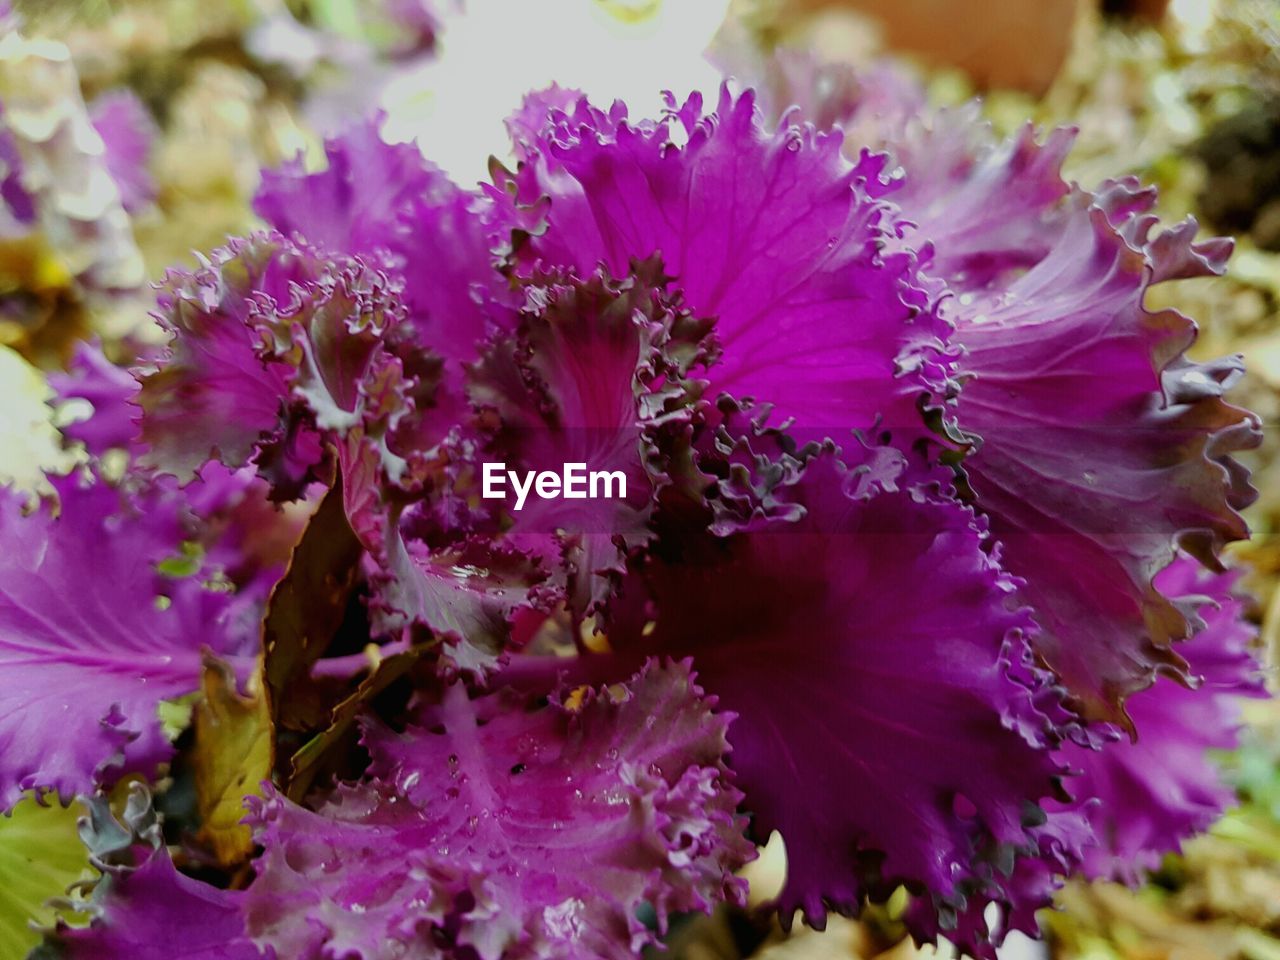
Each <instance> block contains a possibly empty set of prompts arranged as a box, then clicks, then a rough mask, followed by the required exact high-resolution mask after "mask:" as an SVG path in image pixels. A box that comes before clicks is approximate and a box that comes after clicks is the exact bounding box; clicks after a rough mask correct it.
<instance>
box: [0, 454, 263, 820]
mask: <svg viewBox="0 0 1280 960" xmlns="http://www.w3.org/2000/svg"><path fill="white" fill-rule="evenodd" d="M51 481H52V483H53V484H54V486H55V488H56V489H57V492H58V506H57V508H56V514H55V508H54V507H53V505H52V504H48V503H46V504H43V505H41V506H40V507H39V508H38V509H36V510H35V512H33V513H31V514H30V515H29V516H26V515H24V510H23V500H22V498H21V497H20V496H19V495H18V494H16V493H15V492H13V491H12V490H5V491H3V492H2V493H0V531H2V533H0V540H3V542H4V544H5V550H4V551H3V553H2V554H0V669H3V671H4V675H5V677H6V682H5V684H4V688H3V692H2V693H0V718H2V719H0V756H3V758H4V759H3V762H2V763H0V808H3V809H6V810H7V809H8V808H9V807H11V806H12V805H13V804H14V803H15V802H16V801H17V800H18V798H19V796H20V794H21V793H22V791H24V790H30V789H34V788H46V787H47V788H51V789H53V790H56V791H57V792H58V794H59V796H61V797H62V798H63V799H64V800H69V799H70V797H72V796H73V795H75V794H77V793H92V792H93V789H94V787H95V786H96V785H97V784H99V783H103V782H104V781H109V780H111V779H114V778H115V777H117V776H118V775H119V774H121V773H124V772H131V771H139V772H143V773H147V774H149V773H151V772H153V771H154V770H155V767H156V765H157V764H158V763H160V762H162V761H164V760H166V759H167V758H168V757H169V755H170V754H171V752H172V748H171V746H170V744H169V742H168V741H167V740H166V739H165V737H164V735H163V733H162V732H161V729H160V722H159V719H158V717H157V713H156V711H157V707H158V705H159V703H160V701H161V700H164V699H167V698H170V697H176V696H179V695H182V694H185V693H189V692H190V691H192V690H194V689H195V688H196V686H197V685H198V681H199V676H200V663H201V650H202V649H203V648H208V649H210V650H212V651H214V652H215V653H229V654H235V653H240V652H241V651H240V650H239V649H236V646H237V645H238V643H239V642H240V641H241V640H242V638H241V637H238V636H237V635H236V633H235V631H228V630H227V629H226V626H227V625H226V623H225V622H224V616H225V615H226V614H227V611H228V609H229V607H230V597H229V596H228V595H226V594H218V593H212V592H210V591H208V590H205V589H203V588H201V587H200V585H199V584H198V583H196V582H194V581H191V582H182V581H170V582H165V581H163V580H162V579H161V577H160V575H159V574H158V572H157V569H156V566H157V564H159V563H160V562H162V561H164V560H166V559H169V558H171V557H173V556H175V555H177V554H178V552H179V548H180V545H181V542H182V539H183V536H184V523H185V520H184V506H183V502H182V500H181V498H178V497H176V496H173V495H172V494H171V493H169V492H166V491H165V490H164V489H163V488H156V489H154V490H150V491H146V492H144V493H142V494H139V495H137V496H125V495H122V494H121V493H120V492H119V491H117V490H116V489H114V488H112V487H110V486H108V485H106V484H105V483H102V482H99V483H95V484H93V485H90V486H85V485H83V484H82V483H81V482H80V481H79V480H78V479H77V478H76V477H74V476H73V477H65V478H51ZM162 595H163V596H167V597H168V600H169V602H168V603H167V605H165V604H163V603H161V601H160V600H159V598H160V597H161V596H162Z"/></svg>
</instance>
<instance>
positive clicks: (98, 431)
mask: <svg viewBox="0 0 1280 960" xmlns="http://www.w3.org/2000/svg"><path fill="white" fill-rule="evenodd" d="M69 367H70V369H69V370H68V371H67V372H66V373H54V374H50V375H49V386H50V387H52V388H53V390H54V392H55V393H56V394H57V397H58V399H59V400H60V401H63V402H65V401H68V400H84V401H86V402H87V403H88V404H89V405H90V407H92V411H91V414H90V416H88V417H86V418H83V419H80V420H76V421H74V422H72V423H69V424H67V425H66V426H64V427H62V433H63V436H65V437H66V438H67V439H69V440H76V441H79V442H80V443H83V444H84V447H85V450H86V451H87V452H88V453H89V455H90V456H94V457H101V456H102V455H103V454H105V453H106V452H107V451H108V450H130V449H132V448H133V447H134V445H135V442H136V440H137V438H138V424H137V416H138V408H137V407H136V406H134V404H133V399H134V397H135V396H137V393H138V381H137V380H135V379H134V378H133V377H132V376H130V374H129V371H127V370H125V369H123V368H121V367H117V366H116V365H115V364H113V363H112V362H111V361H110V360H108V359H107V358H106V356H105V355H104V354H103V352H102V346H101V344H100V343H98V342H88V341H84V340H81V341H78V342H77V343H76V345H75V348H74V350H73V352H72V355H71V362H70V364H69Z"/></svg>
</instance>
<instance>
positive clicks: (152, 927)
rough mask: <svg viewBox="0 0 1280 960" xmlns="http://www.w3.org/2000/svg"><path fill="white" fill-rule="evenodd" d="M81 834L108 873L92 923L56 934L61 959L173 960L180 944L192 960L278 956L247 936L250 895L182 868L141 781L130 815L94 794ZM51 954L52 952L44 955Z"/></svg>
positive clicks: (92, 906)
mask: <svg viewBox="0 0 1280 960" xmlns="http://www.w3.org/2000/svg"><path fill="white" fill-rule="evenodd" d="M85 802H86V804H87V805H88V807H89V816H87V817H84V818H82V819H81V821H80V834H81V837H83V838H84V840H85V842H86V844H87V845H88V846H89V849H90V859H91V861H92V863H93V864H94V866H95V867H96V868H97V869H98V870H99V871H100V873H101V877H100V879H99V880H98V881H97V885H96V886H95V888H94V892H93V897H92V899H91V900H90V901H89V903H88V905H87V907H86V908H84V909H85V910H86V912H88V913H89V914H90V916H91V917H92V921H91V923H90V924H89V926H87V927H82V928H78V929H72V928H68V927H65V926H62V927H60V928H59V930H58V931H57V933H56V934H55V935H54V936H53V937H52V938H51V939H52V943H51V946H52V948H53V955H54V956H56V957H59V958H61V960H168V958H170V957H172V956H173V955H174V950H175V946H176V945H179V944H180V945H181V946H180V949H181V951H182V956H183V957H186V958H191V960H270V958H271V957H273V956H274V954H272V953H271V952H269V951H267V952H264V951H262V950H260V949H259V948H258V947H256V946H254V945H253V943H252V942H250V941H249V940H248V938H247V937H246V936H245V923H244V914H243V912H242V907H241V901H242V900H243V898H244V894H243V893H238V892H235V891H230V890H221V889H219V888H217V887H214V886H211V885H210V884H207V883H202V882H200V881H199V880H195V879H192V878H191V877H188V876H185V875H183V874H181V873H179V872H178V871H177V869H176V868H175V867H174V864H173V860H171V859H170V857H169V852H168V850H166V849H165V848H164V846H163V841H162V840H161V837H160V835H159V826H158V824H157V823H156V821H155V818H154V814H152V813H151V811H150V798H149V797H148V796H147V795H146V791H145V790H144V789H143V788H142V787H141V786H140V785H134V786H133V788H132V792H131V793H130V796H129V800H128V804H127V806H126V808H125V810H124V813H123V816H122V818H121V819H122V820H123V822H120V821H117V820H116V819H115V817H114V816H113V815H112V813H111V808H110V806H109V805H108V803H107V800H106V798H105V797H102V796H96V797H92V798H89V799H87V800H86V801H85ZM40 955H42V956H43V955H44V954H40Z"/></svg>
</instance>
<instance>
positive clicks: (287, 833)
mask: <svg viewBox="0 0 1280 960" xmlns="http://www.w3.org/2000/svg"><path fill="white" fill-rule="evenodd" d="M513 697H515V695H514V694H513V693H512V692H511V691H506V692H502V693H497V694H492V695H490V696H489V697H486V698H484V699H480V700H472V699H469V698H468V696H467V693H466V691H465V689H464V688H463V687H461V686H453V687H451V688H449V689H448V690H447V691H446V692H445V695H444V698H443V701H442V702H441V703H440V704H439V705H438V706H434V707H430V708H427V709H425V710H424V711H423V712H422V713H421V714H420V715H419V716H418V718H417V724H416V725H414V726H411V727H409V728H408V729H407V730H406V731H405V732H404V733H402V734H397V733H394V732H392V731H391V730H388V729H386V728H385V727H382V726H381V725H379V724H377V723H373V722H371V723H370V724H368V725H367V726H366V728H365V742H366V745H367V746H368V748H369V751H370V753H371V755H372V756H373V767H372V773H373V774H374V776H375V777H376V778H378V779H375V780H374V781H373V782H371V783H369V784H366V785H363V786H357V787H341V788H339V790H338V791H337V792H336V793H335V794H334V795H333V796H332V797H331V798H330V799H329V800H327V801H326V802H325V804H324V805H323V806H322V807H321V808H320V809H319V810H318V811H317V812H310V811H308V810H305V809H303V808H301V807H298V806H295V805H293V804H291V803H289V802H287V801H285V800H283V799H282V798H279V797H272V798H270V799H269V800H268V801H267V802H266V803H265V804H264V805H263V806H262V807H261V808H260V809H259V810H258V812H257V813H256V814H255V819H256V821H257V824H258V838H259V841H260V842H261V843H262V844H263V845H264V847H265V853H264V854H263V857H262V859H261V860H260V862H259V876H258V879H257V880H256V881H255V883H254V885H253V886H252V887H251V888H250V891H249V905H248V911H249V912H248V916H249V928H250V931H251V932H252V933H253V935H254V937H255V939H256V940H257V941H258V942H259V943H263V944H269V945H271V946H273V947H274V948H275V949H276V950H277V952H278V953H280V954H282V955H287V956H290V957H296V958H298V960H311V958H317V960H318V958H321V957H332V956H349V957H356V958H363V960H374V958H383V957H388V958H389V957H393V956H402V955H409V954H413V953H415V951H416V952H421V953H423V954H424V955H435V954H436V951H439V952H440V954H441V955H452V954H453V953H454V952H455V951H467V950H470V951H474V954H475V955H476V956H478V957H480V958H481V960H498V958H517V957H557V958H566V960H569V958H577V957H581V958H584V960H585V958H592V960H595V958H602V957H611V958H619V960H621V958H628V957H632V956H634V954H635V952H636V951H638V950H639V949H641V948H642V947H643V946H645V945H646V944H649V943H652V942H654V941H655V934H656V933H661V932H663V931H665V929H666V924H667V918H668V917H669V915H670V914H671V913H673V912H675V911H685V910H703V911H707V910H710V909H711V907H712V906H713V905H714V904H715V903H717V902H719V901H720V900H722V899H725V898H728V899H731V900H734V901H739V900H741V898H742V896H743V894H744V892H745V891H744V887H743V883H742V881H740V880H737V879H735V878H734V877H733V876H732V875H731V873H730V872H729V871H731V870H732V869H733V868H735V867H737V866H739V865H740V864H741V863H743V862H745V861H746V860H748V859H750V858H751V856H752V855H753V850H752V848H751V845H750V844H748V843H747V842H746V840H745V839H744V838H743V836H742V828H743V822H742V820H741V819H740V818H739V817H738V816H737V815H736V814H735V813H734V808H735V807H736V805H737V802H738V800H739V798H740V794H739V793H738V792H737V790H735V789H734V788H733V786H732V785H731V782H730V775H729V773H728V771H727V770H726V769H725V767H724V765H723V761H722V757H723V754H724V752H725V750H726V749H727V746H726V743H725V728H726V726H727V725H728V718H727V717H725V716H723V715H719V714H713V713H712V712H711V708H712V706H714V701H713V700H711V699H708V698H706V697H704V696H703V694H702V692H701V690H700V689H699V688H698V687H697V686H696V685H695V684H694V682H693V678H692V675H691V674H690V672H689V670H688V668H687V666H684V665H679V664H671V665H667V666H664V667H648V668H646V669H645V670H644V671H642V672H641V674H639V675H638V676H637V677H635V678H633V679H632V680H631V681H630V682H629V683H628V684H627V685H626V686H625V687H622V688H611V689H609V690H601V691H593V692H589V693H587V694H586V696H585V697H574V698H571V699H570V700H555V701H553V702H551V703H550V704H547V705H544V706H541V707H538V706H536V704H534V703H528V702H525V701H523V700H521V699H520V698H515V699H512V698H513ZM642 904H648V905H649V906H650V907H652V909H653V910H654V911H655V913H656V917H657V931H654V930H652V929H650V928H648V927H646V926H645V925H644V924H643V923H641V921H640V920H639V919H638V918H637V910H638V909H639V908H640V907H641V905H642Z"/></svg>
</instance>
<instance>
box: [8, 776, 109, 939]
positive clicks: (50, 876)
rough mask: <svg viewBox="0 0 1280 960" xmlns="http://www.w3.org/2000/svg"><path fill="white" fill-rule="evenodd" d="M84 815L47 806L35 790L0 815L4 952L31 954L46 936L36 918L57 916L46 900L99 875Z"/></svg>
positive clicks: (46, 919)
mask: <svg viewBox="0 0 1280 960" xmlns="http://www.w3.org/2000/svg"><path fill="white" fill-rule="evenodd" d="M79 817H80V812H79V810H78V808H75V807H70V808H68V807H62V806H59V805H58V803H57V802H56V800H55V801H53V802H52V803H50V805H49V806H41V805H40V804H39V803H38V802H37V801H36V798H35V795H34V794H28V795H27V796H26V797H25V798H24V799H23V800H22V801H20V802H19V803H18V804H17V805H16V806H15V807H14V808H13V811H12V812H11V813H10V814H9V815H8V816H3V817H0V957H14V958H17V957H25V956H26V955H27V953H28V952H29V951H30V950H31V949H32V948H33V947H35V946H36V944H37V943H39V942H40V938H41V934H40V933H39V931H37V930H34V929H32V924H33V923H35V924H39V925H40V926H49V925H51V924H52V923H53V922H54V919H55V913H54V911H53V910H52V909H51V908H49V907H47V906H45V904H46V902H47V901H48V900H49V899H50V898H53V897H61V896H64V895H65V894H66V892H67V887H69V886H70V885H71V884H73V883H75V882H76V881H77V880H81V879H90V878H92V877H93V876H94V873H93V871H92V870H91V869H89V853H88V850H86V849H85V845H84V844H83V843H81V842H80V836H79V833H78V832H77V830H76V821H77V820H78V819H79Z"/></svg>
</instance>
